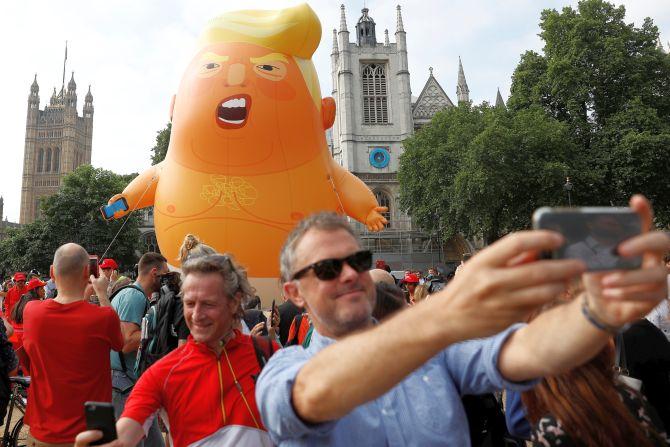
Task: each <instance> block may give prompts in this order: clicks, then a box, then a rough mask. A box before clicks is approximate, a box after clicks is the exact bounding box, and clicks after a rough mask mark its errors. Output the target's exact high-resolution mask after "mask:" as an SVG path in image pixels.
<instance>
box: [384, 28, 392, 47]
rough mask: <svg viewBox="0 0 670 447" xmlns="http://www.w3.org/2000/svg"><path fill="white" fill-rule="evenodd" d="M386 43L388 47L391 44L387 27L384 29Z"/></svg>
mask: <svg viewBox="0 0 670 447" xmlns="http://www.w3.org/2000/svg"><path fill="white" fill-rule="evenodd" d="M384 45H386V46H387V47H388V46H389V45H391V44H390V43H389V30H387V29H385V30H384Z"/></svg>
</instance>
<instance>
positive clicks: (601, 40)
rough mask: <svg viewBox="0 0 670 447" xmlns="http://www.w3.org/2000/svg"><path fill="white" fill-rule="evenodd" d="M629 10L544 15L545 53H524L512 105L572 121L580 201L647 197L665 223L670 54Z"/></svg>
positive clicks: (598, 6) (669, 208)
mask: <svg viewBox="0 0 670 447" xmlns="http://www.w3.org/2000/svg"><path fill="white" fill-rule="evenodd" d="M625 12H626V11H625V8H624V7H623V6H619V7H616V6H614V5H612V4H610V3H607V2H605V1H603V0H583V1H580V2H579V4H578V6H577V8H576V9H573V8H571V7H565V8H563V10H562V11H561V12H558V11H556V10H545V11H543V13H542V16H541V22H540V28H541V30H542V31H541V33H540V36H541V37H542V39H543V40H544V43H545V46H544V54H543V55H540V54H538V53H535V52H531V51H529V52H526V53H525V54H524V55H523V56H522V57H521V61H520V63H519V65H518V66H517V68H516V70H515V72H514V75H513V77H512V88H511V96H510V99H509V101H508V106H509V108H510V109H511V110H512V111H515V112H516V111H520V110H524V109H526V108H528V107H531V106H533V105H536V106H540V107H542V108H543V109H544V110H545V111H546V112H547V113H548V114H549V115H550V116H552V117H554V118H556V119H558V120H560V121H562V122H565V123H566V124H568V126H569V127H570V134H571V137H572V140H573V141H575V142H576V143H577V144H578V145H579V146H580V149H581V150H580V151H579V152H578V153H577V154H575V157H574V158H573V159H571V160H570V162H569V166H570V171H571V172H572V173H573V175H572V176H573V178H576V180H577V181H576V182H574V183H575V189H574V191H575V194H576V203H578V204H590V205H601V204H602V205H610V204H614V205H626V204H627V201H628V197H629V196H630V195H631V194H633V193H640V192H641V193H643V194H645V195H647V196H648V197H650V198H651V199H652V200H653V202H654V207H655V209H656V211H657V217H658V221H657V223H658V224H659V225H667V224H668V223H670V195H668V189H667V187H666V183H667V181H666V180H665V179H667V178H668V176H669V175H670V165H669V163H668V162H667V161H666V158H667V157H666V156H665V153H666V151H667V141H668V140H669V139H670V130H669V128H668V125H667V123H668V122H669V121H670V55H667V54H665V53H664V52H663V51H662V50H661V49H659V48H658V45H657V41H658V29H657V27H656V26H655V25H654V24H653V21H652V20H651V19H649V18H647V19H645V20H644V22H643V24H642V25H641V26H640V27H636V26H635V25H634V24H632V23H626V22H625ZM664 123H665V125H664ZM576 173H579V175H577V174H576Z"/></svg>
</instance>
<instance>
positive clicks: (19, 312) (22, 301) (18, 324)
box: [9, 278, 46, 366]
mask: <svg viewBox="0 0 670 447" xmlns="http://www.w3.org/2000/svg"><path fill="white" fill-rule="evenodd" d="M45 285H46V283H45V282H44V281H41V280H40V279H39V278H33V279H31V280H30V281H28V284H26V293H24V294H23V295H21V298H19V301H18V302H16V304H14V308H13V309H12V313H11V315H10V316H11V317H12V321H13V323H12V325H13V328H14V333H13V335H12V336H11V337H10V338H9V341H11V342H12V345H13V346H14V350H15V351H18V350H19V348H20V347H21V346H23V311H24V310H25V308H26V305H27V304H28V303H29V302H30V301H33V300H43V299H44V286H45ZM23 366H26V365H23Z"/></svg>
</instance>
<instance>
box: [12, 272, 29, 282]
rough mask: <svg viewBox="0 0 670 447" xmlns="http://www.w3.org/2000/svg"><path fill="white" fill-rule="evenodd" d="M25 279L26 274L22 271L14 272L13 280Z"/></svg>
mask: <svg viewBox="0 0 670 447" xmlns="http://www.w3.org/2000/svg"><path fill="white" fill-rule="evenodd" d="M25 280H26V274H25V273H23V272H16V273H14V281H25Z"/></svg>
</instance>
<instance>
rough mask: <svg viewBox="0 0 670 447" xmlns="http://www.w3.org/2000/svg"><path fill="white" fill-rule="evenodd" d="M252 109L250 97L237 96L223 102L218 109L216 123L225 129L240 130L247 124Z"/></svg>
mask: <svg viewBox="0 0 670 447" xmlns="http://www.w3.org/2000/svg"><path fill="white" fill-rule="evenodd" d="M249 109H251V97H250V96H249V95H235V96H229V97H228V98H226V99H224V100H223V101H221V103H220V104H219V107H217V109H216V121H217V123H218V124H219V126H221V127H223V128H224V129H239V128H240V127H243V126H244V125H245V124H246V123H247V118H248V117H249Z"/></svg>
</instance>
